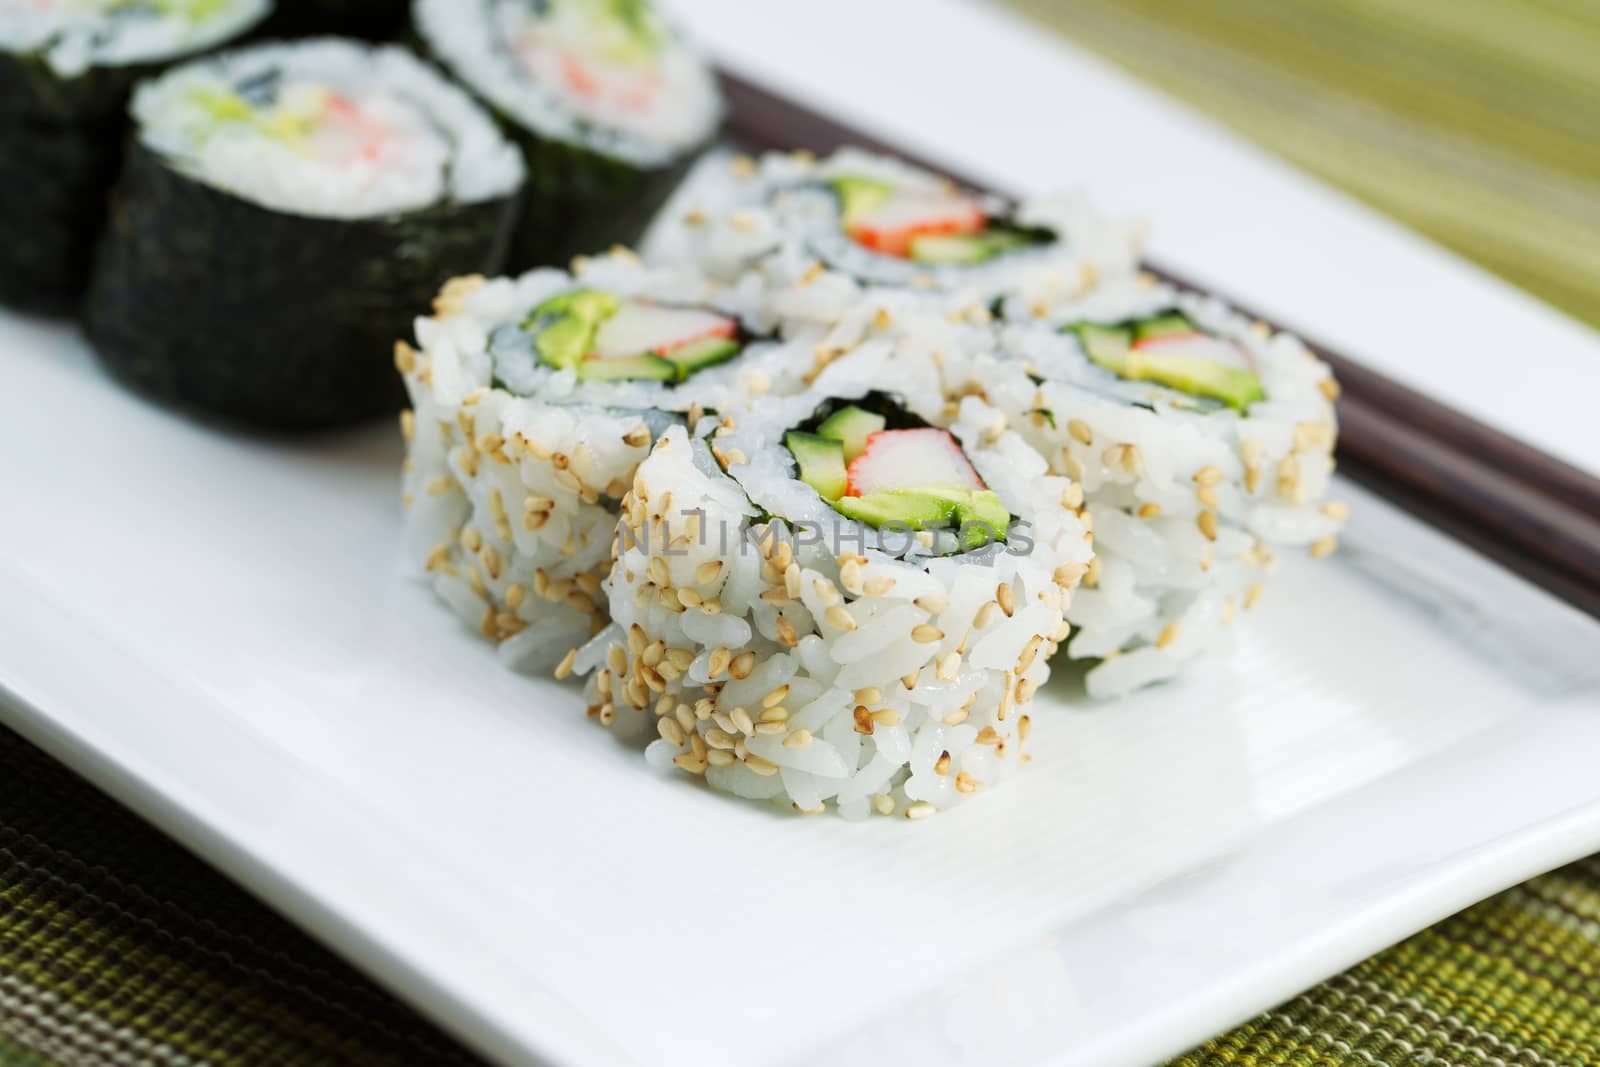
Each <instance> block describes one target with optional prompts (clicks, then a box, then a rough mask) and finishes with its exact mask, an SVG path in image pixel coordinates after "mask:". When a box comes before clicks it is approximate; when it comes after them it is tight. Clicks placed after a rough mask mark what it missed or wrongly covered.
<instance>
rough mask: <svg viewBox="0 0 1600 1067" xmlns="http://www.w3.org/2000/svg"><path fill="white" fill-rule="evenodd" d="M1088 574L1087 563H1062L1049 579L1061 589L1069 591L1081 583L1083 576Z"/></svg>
mask: <svg viewBox="0 0 1600 1067" xmlns="http://www.w3.org/2000/svg"><path fill="white" fill-rule="evenodd" d="M1088 572H1089V564H1087V563H1063V564H1062V565H1061V566H1059V567H1057V568H1056V569H1055V573H1054V574H1052V575H1051V577H1052V578H1053V579H1055V583H1056V584H1057V585H1059V586H1061V587H1062V588H1063V589H1071V588H1073V587H1074V586H1076V585H1077V584H1078V583H1079V582H1081V581H1082V580H1083V576H1084V575H1085V574H1087V573H1088Z"/></svg>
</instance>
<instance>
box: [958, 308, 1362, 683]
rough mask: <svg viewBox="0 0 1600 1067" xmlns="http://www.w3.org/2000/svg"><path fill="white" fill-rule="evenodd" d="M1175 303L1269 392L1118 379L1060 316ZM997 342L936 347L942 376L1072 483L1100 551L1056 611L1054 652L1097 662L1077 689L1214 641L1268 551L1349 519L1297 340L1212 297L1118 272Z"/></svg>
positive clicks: (1320, 376)
mask: <svg viewBox="0 0 1600 1067" xmlns="http://www.w3.org/2000/svg"><path fill="white" fill-rule="evenodd" d="M1174 307H1176V308H1177V309H1178V310H1181V311H1182V312H1183V313H1184V314H1185V315H1186V316H1187V317H1188V318H1189V319H1190V321H1191V322H1193V323H1195V324H1196V325H1197V326H1199V327H1200V328H1201V329H1203V330H1205V331H1207V332H1210V333H1214V334H1217V335H1220V336H1222V337H1226V338H1228V339H1230V340H1232V341H1234V342H1235V343H1237V344H1238V345H1240V346H1241V347H1242V348H1244V349H1245V350H1246V351H1247V352H1248V353H1249V354H1250V356H1251V357H1252V358H1253V360H1254V362H1255V365H1256V368H1257V373H1258V375H1259V377H1260V378H1261V382H1262V385H1263V388H1264V391H1265V393H1266V399H1265V400H1263V401H1260V402H1257V403H1255V404H1252V405H1251V406H1250V408H1249V411H1248V413H1247V414H1244V415H1241V414H1239V413H1237V412H1235V411H1233V410H1229V409H1223V410H1215V411H1209V412H1201V411H1196V410H1192V401H1190V400H1189V398H1187V397H1185V396H1184V394H1181V393H1177V392H1175V391H1172V390H1169V389H1165V388H1163V387H1160V386H1157V385H1153V384H1151V383H1149V382H1130V381H1123V380H1121V379H1118V378H1116V377H1115V376H1114V375H1112V374H1111V373H1110V372H1108V371H1105V370H1103V369H1101V368H1100V367H1098V366H1096V365H1094V364H1093V363H1092V362H1091V361H1090V360H1089V359H1088V357H1087V356H1086V355H1085V354H1084V353H1083V351H1082V349H1081V348H1080V347H1079V345H1078V342H1077V340H1076V339H1075V338H1074V337H1072V336H1070V335H1063V334H1061V333H1060V332H1059V331H1058V327H1059V326H1060V325H1061V324H1063V323H1070V322H1074V321H1079V320H1083V319H1087V320H1090V321H1098V322H1108V323H1109V322H1117V321H1122V320H1126V319H1129V318H1138V317H1144V316H1147V315H1151V314H1155V313H1157V312H1160V311H1164V310H1168V309H1171V308H1174ZM999 345H1000V355H1001V359H1000V360H998V361H997V360H995V359H992V358H989V357H988V356H987V355H983V354H979V355H976V356H963V355H960V354H958V355H957V356H956V357H954V358H952V359H950V360H948V361H946V362H945V363H944V364H943V372H944V375H945V389H946V390H947V392H949V393H951V394H954V395H961V394H965V393H981V395H982V396H983V397H984V398H985V400H986V402H987V403H988V404H989V405H992V406H993V407H994V408H995V409H996V410H998V411H1001V412H1004V413H1006V414H1007V415H1009V416H1010V417H1011V419H1012V422H1013V424H1014V425H1016V426H1017V427H1018V431H1019V432H1020V433H1021V434H1022V435H1023V436H1024V437H1025V438H1026V439H1027V440H1028V442H1029V443H1030V444H1031V445H1032V446H1033V447H1034V448H1035V449H1036V450H1037V451H1038V452H1039V453H1040V454H1041V455H1042V456H1044V457H1045V459H1046V460H1047V461H1048V462H1049V464H1050V468H1051V469H1052V470H1053V471H1055V472H1057V473H1059V474H1063V475H1066V476H1068V477H1071V478H1072V479H1073V480H1074V481H1076V482H1077V483H1079V484H1080V485H1081V486H1082V489H1083V493H1084V497H1085V504H1084V510H1085V513H1086V517H1087V519H1088V520H1089V521H1090V522H1091V523H1092V529H1093V532H1094V538H1095V551H1096V556H1097V559H1096V563H1095V568H1094V570H1093V571H1092V572H1091V574H1090V575H1089V576H1088V578H1086V580H1085V583H1084V586H1085V587H1084V588H1083V589H1082V590H1080V591H1079V592H1078V593H1077V595H1076V596H1075V597H1074V598H1073V601H1072V606H1071V609H1070V610H1069V611H1068V613H1067V617H1068V620H1069V621H1070V622H1071V623H1072V625H1073V629H1074V633H1073V637H1072V639H1071V641H1070V642H1069V644H1068V645H1067V650H1068V653H1069V655H1071V656H1073V657H1074V658H1080V659H1103V660H1104V662H1102V663H1101V664H1099V665H1098V666H1096V667H1094V668H1093V669H1092V670H1091V671H1090V672H1089V675H1088V686H1089V691H1090V692H1091V694H1093V695H1095V696H1102V697H1104V696H1114V695H1117V694H1120V693H1125V692H1127V691H1129V690H1131V689H1134V688H1138V687H1140V686H1142V685H1146V684H1149V683H1151V682H1155V681H1160V680H1162V679H1166V678H1170V677H1172V676H1174V675H1175V674H1177V673H1178V672H1179V670H1180V669H1181V668H1182V666H1183V664H1184V663H1185V662H1187V661H1188V660H1190V659H1192V658H1193V657H1194V656H1196V655H1198V654H1200V653H1201V652H1203V651H1204V650H1206V649H1207V648H1209V647H1211V646H1213V645H1215V644H1217V643H1218V642H1219V641H1221V640H1223V638H1224V635H1225V633H1226V629H1227V626H1228V624H1229V623H1230V622H1231V621H1232V620H1233V619H1234V618H1235V617H1236V616H1237V615H1238V613H1239V612H1241V611H1243V610H1245V609H1247V608H1249V607H1251V606H1253V605H1254V603H1255V601H1256V599H1257V598H1258V597H1259V596H1260V595H1261V590H1262V588H1263V586H1262V583H1263V582H1264V580H1265V579H1266V577H1267V575H1268V573H1269V572H1270V570H1271V569H1272V567H1273V565H1274V550H1275V549H1277V548H1297V549H1309V550H1310V551H1311V554H1312V555H1314V556H1321V555H1323V554H1325V553H1326V552H1328V551H1331V550H1332V548H1333V546H1334V544H1335V541H1334V538H1335V536H1336V535H1337V533H1338V531H1339V530H1340V528H1341V527H1342V525H1343V523H1344V517H1345V512H1344V509H1343V507H1342V505H1338V504H1325V503H1324V497H1325V495H1326V493H1327V488H1328V481H1329V477H1330V475H1331V474H1332V472H1333V456H1332V452H1333V445H1334V438H1335V433H1336V424H1335V418H1334V409H1333V403H1332V399H1331V398H1332V397H1333V396H1334V395H1336V393H1335V386H1334V385H1333V380H1332V375H1331V372H1330V370H1329V368H1328V367H1327V365H1326V364H1324V363H1322V362H1321V361H1320V360H1318V359H1316V358H1315V356H1313V355H1312V354H1311V352H1310V351H1308V350H1307V349H1306V347H1305V346H1304V345H1303V344H1302V343H1301V342H1300V341H1299V340H1297V339H1296V338H1294V337H1292V336H1290V335H1288V334H1282V333H1279V334H1269V333H1267V332H1265V331H1264V330H1261V329H1258V328H1257V327H1256V326H1255V325H1253V324H1252V323H1251V322H1250V321H1249V320H1248V319H1246V318H1244V317H1243V316H1240V315H1238V314H1236V313H1234V312H1232V311H1230V310H1229V309H1228V308H1226V307H1225V306H1223V305H1222V304H1221V303H1220V302H1218V301H1216V300H1213V299H1207V298H1203V297H1198V296H1194V295H1189V294H1179V293H1178V292H1176V291H1174V290H1172V289H1170V288H1168V287H1165V286H1143V285H1131V286H1121V287H1114V288H1112V289H1109V290H1105V291H1102V292H1100V293H1099V294H1097V295H1096V296H1094V297H1092V298H1091V299H1089V300H1088V301H1086V302H1083V303H1080V304H1078V305H1075V306H1065V307H1062V308H1060V309H1058V312H1057V313H1056V314H1055V315H1053V316H1051V317H1050V318H1049V319H1047V320H1041V321H1040V322H1038V323H1026V324H1011V325H1008V326H1005V327H1003V328H1002V329H1001V333H1000V338H999ZM1029 371H1031V372H1032V373H1033V374H1034V375H1037V376H1039V377H1042V378H1043V379H1044V381H1043V383H1042V384H1036V383H1035V381H1034V380H1033V378H1032V377H1030V375H1029V373H1028V372H1029ZM1186 408H1187V409H1186ZM1042 412H1049V413H1050V414H1049V415H1048V416H1047V415H1045V414H1043V413H1042ZM1052 419H1053V422H1052Z"/></svg>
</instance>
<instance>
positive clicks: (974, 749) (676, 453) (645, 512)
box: [568, 391, 1092, 819]
mask: <svg viewBox="0 0 1600 1067" xmlns="http://www.w3.org/2000/svg"><path fill="white" fill-rule="evenodd" d="M943 412H944V405H943V403H942V402H941V401H940V399H939V398H938V397H937V395H934V396H932V397H928V396H923V397H912V396H909V395H905V396H898V395H891V394H887V393H884V392H882V391H877V392H868V393H857V394H852V395H838V394H833V393H831V392H828V391H822V392H812V393H805V394H800V395H798V396H795V397H792V398H786V399H783V400H781V401H775V402H772V403H769V404H766V405H762V406H760V407H755V408H752V409H751V410H750V411H748V412H745V413H743V414H741V415H739V416H737V417H735V418H732V419H726V420H722V421H720V422H718V421H715V420H705V421H704V422H702V424H700V425H698V426H674V427H672V428H670V429H669V430H668V431H667V433H666V434H665V435H664V436H663V437H662V438H661V439H660V440H659V441H658V442H657V443H656V445H655V447H654V448H653V449H652V450H651V452H650V456H649V458H648V459H646V460H645V461H644V462H643V463H642V464H641V465H640V467H639V469H638V472H637V474H636V476H635V477H634V479H633V482H632V486H631V490H630V492H629V495H628V496H627V497H626V498H625V499H624V500H623V504H622V514H623V521H622V524H621V526H620V528H619V531H618V536H617V539H616V561H615V564H614V565H613V566H612V568H611V571H610V574H609V575H608V577H607V579H606V587H605V591H606V594H607V596H608V597H609V601H610V605H611V613H612V617H613V620H614V621H613V624H612V626H611V627H610V628H608V629H607V630H605V631H603V632H602V633H601V634H600V635H599V636H598V637H597V638H596V639H595V640H594V641H593V642H591V643H590V644H589V645H587V646H585V647H584V648H582V649H579V650H575V651H574V653H573V654H572V658H571V659H570V660H569V661H568V663H569V664H570V665H571V666H572V667H573V668H574V669H576V670H579V671H592V676H591V678H590V681H589V695H590V700H591V706H590V711H591V713H592V714H594V715H596V716H598V717H599V718H600V719H601V720H602V721H604V722H607V723H610V724H614V725H615V726H616V727H617V728H619V729H630V728H631V729H638V730H647V731H649V733H650V735H652V736H655V737H656V740H654V741H653V742H651V743H650V744H649V745H648V747H647V748H646V750H645V755H646V758H647V760H648V761H649V762H650V763H651V764H653V765H655V766H657V767H659V768H662V769H671V768H674V767H675V768H678V769H680V770H682V771H686V772H688V773H689V774H692V775H700V776H704V777H705V779H706V780H707V781H708V782H709V783H710V785H711V786H712V787H713V788H715V789H718V790H722V791H726V792H731V793H736V794H738V795H740V796H744V797H749V798H754V799H762V800H772V801H775V802H777V803H778V804H780V805H781V806H783V807H785V808H789V807H793V808H795V809H797V810H799V811H802V812H806V813H812V812H818V811H822V810H823V809H824V807H825V806H826V805H827V804H829V803H830V802H831V803H832V804H833V806H834V807H835V808H836V810H838V811H839V812H840V813H841V814H844V815H846V816H848V817H852V818H860V817H864V816H867V815H869V814H872V813H873V812H877V813H879V814H883V815H890V814H896V813H898V814H900V815H903V816H906V817H908V818H912V819H917V818H921V817H923V816H926V815H931V814H933V813H934V812H936V811H939V810H941V809H944V808H948V807H950V806H952V805H955V804H958V803H960V802H961V801H963V800H964V799H965V798H967V797H969V796H971V795H974V794H977V793H980V792H982V791H984V790H986V789H988V788H990V787H992V786H993V785H994V784H996V783H997V782H999V781H1000V780H1001V779H1003V778H1004V777H1006V776H1007V775H1008V774H1009V773H1010V772H1011V771H1012V770H1013V769H1014V768H1016V767H1017V766H1019V765H1020V764H1021V763H1022V762H1024V761H1025V760H1026V759H1027V756H1026V755H1025V753H1024V747H1025V743H1026V741H1027V738H1028V734H1029V730H1030V727H1031V722H1030V719H1029V716H1028V713H1027V705H1028V702H1029V700H1030V699H1031V698H1032V696H1033V694H1034V692H1035V691H1036V690H1037V688H1038V687H1039V686H1040V685H1041V684H1042V683H1043V682H1044V681H1045V679H1046V678H1047V677H1048V675H1049V668H1048V666H1047V661H1048V660H1049V658H1050V655H1051V654H1052V653H1053V652H1054V650H1055V648H1056V644H1057V642H1059V641H1061V640H1062V639H1063V638H1064V636H1065V633H1066V626H1065V623H1064V620H1063V610H1064V608H1065V607H1066V606H1067V604H1068V603H1069V601H1070V599H1071V595H1072V590H1073V588H1074V587H1075V586H1076V585H1077V584H1078V582H1079V580H1080V579H1081V577H1082V576H1083V575H1084V574H1085V573H1086V572H1087V570H1088V567H1089V563H1090V560H1091V558H1092V554H1091V547H1090V543H1089V539H1088V534H1087V532H1086V530H1085V528H1084V525H1083V523H1082V522H1081V521H1080V520H1079V518H1078V516H1077V515H1076V514H1075V513H1074V512H1073V511H1071V510H1070V509H1068V508H1067V507H1064V506H1063V497H1069V498H1070V497H1071V496H1072V494H1073V492H1074V488H1075V487H1073V486H1072V485H1071V483H1070V482H1069V481H1068V480H1067V479H1065V478H1062V477H1058V476H1054V475H1051V474H1049V473H1048V472H1047V471H1046V469H1045V464H1044V461H1043V460H1042V459H1040V457H1039V456H1038V454H1037V453H1035V452H1034V451H1033V450H1032V449H1030V448H1029V447H1028V446H1027V444H1026V443H1025V442H1023V441H1022V439H1021V438H1020V437H1018V436H1017V435H1016V434H1015V433H1010V432H1007V431H1005V430H1004V429H1003V427H1002V425H1001V422H1000V420H997V419H996V418H995V417H994V412H993V411H992V410H990V409H986V408H984V407H983V405H981V403H977V402H974V403H971V404H964V405H962V406H961V407H960V408H959V409H958V412H957V414H956V417H955V418H954V419H953V420H946V419H945V418H944V417H943Z"/></svg>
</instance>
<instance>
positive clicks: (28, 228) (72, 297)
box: [0, 27, 250, 315]
mask: <svg viewBox="0 0 1600 1067" xmlns="http://www.w3.org/2000/svg"><path fill="white" fill-rule="evenodd" d="M249 32H250V31H249V28H248V27H247V28H245V29H243V30H241V32H240V34H239V35H238V36H236V37H234V38H233V39H232V40H229V41H220V42H218V43H217V45H216V46H215V47H216V48H224V47H227V46H228V45H230V44H233V43H236V42H237V41H239V40H242V39H243V38H244V37H245V36H246V35H247V34H248V33H249ZM200 54H202V53H201V52H199V51H190V52H184V53H181V54H175V55H172V56H167V57H164V58H162V59H160V60H157V61H152V62H148V63H137V64H131V65H127V66H96V67H90V68H89V69H88V70H86V71H84V72H83V73H82V74H78V75H74V76H73V77H70V78H62V77H59V76H57V75H56V73H55V72H54V71H52V70H51V69H50V68H49V66H48V65H47V64H46V63H45V62H44V60H43V59H42V58H41V57H40V56H38V55H34V54H28V55H18V54H13V53H9V52H0V189H3V190H4V191H5V192H4V195H0V304H7V305H10V306H12V307H15V308H18V309H20V310H23V311H34V312H43V313H47V314H57V315H60V314H68V313H70V312H72V311H73V310H74V309H75V307H76V306H77V304H78V300H79V298H80V297H81V296H82V295H83V290H84V287H85V285H86V284H87V283H88V277H89V264H90V259H91V256H92V253H93V249H94V242H95V238H96V237H97V236H98V235H99V233H100V227H101V224H102V222H103V219H104V216H105V200H106V193H107V191H108V190H109V188H110V186H111V183H112V182H113V181H114V180H115V178H116V174H117V167H118V164H119V163H120V161H121V158H122V146H123V141H124V131H125V129H126V125H127V102H128V94H129V93H130V92H131V91H132V89H133V86H134V84H135V83H136V82H138V81H140V80H141V79H143V78H145V77H148V76H150V75H153V74H156V73H158V72H160V71H162V70H165V69H166V68H167V67H169V66H172V65H174V64H176V63H182V62H185V61H187V60H189V59H192V58H194V57H195V56H197V55H200Z"/></svg>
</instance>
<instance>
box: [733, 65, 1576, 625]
mask: <svg viewBox="0 0 1600 1067" xmlns="http://www.w3.org/2000/svg"><path fill="white" fill-rule="evenodd" d="M721 77H722V84H723V88H724V90H725V91H726V92H727V95H728V100H729V120H728V133H729V134H730V136H731V137H732V138H733V139H734V140H735V141H736V142H738V143H739V144H740V145H742V146H744V147H746V148H748V149H751V150H753V151H762V150H768V149H802V148H803V149H809V150H810V151H813V152H816V153H818V154H822V153H826V152H830V151H832V150H833V149H835V148H838V147H840V146H842V145H847V144H848V145H859V146H861V147H863V148H868V149H873V150H876V151H880V152H887V153H891V154H894V155H898V156H901V157H903V158H906V159H909V160H912V161H913V162H920V161H918V160H917V158H916V156H915V155H913V154H909V153H906V152H902V151H900V150H898V149H897V148H895V146H893V145H892V144H888V143H886V142H885V141H883V140H881V139H879V138H877V137H874V136H872V135H871V134H868V133H865V132H863V131H858V130H853V129H851V128H849V127H848V126H845V125H843V124H842V123H840V122H837V121H835V120H834V119H831V118H829V117H828V116H826V115H823V114H821V113H820V112H817V111H815V110H812V109H811V108H807V107H805V106H804V105H801V104H798V103H796V102H794V101H792V100H789V99H787V98H786V97H783V96H780V95H778V94H777V93H774V92H772V91H770V90H767V89H763V88H761V87H760V86H758V85H755V84H753V83H751V82H749V81H746V80H745V79H743V78H741V77H739V76H737V75H734V74H729V73H727V72H723V73H722V75H721ZM934 169H938V170H944V168H942V167H935V168H934ZM951 177H953V178H955V179H956V180H958V181H959V180H961V175H959V174H952V175H951ZM1150 269H1151V271H1152V273H1154V274H1156V275H1157V276H1159V277H1161V278H1163V279H1165V280H1167V281H1170V282H1172V283H1173V284H1175V285H1179V286H1183V287H1185V288H1191V289H1193V288H1198V287H1196V286H1192V285H1188V284H1187V283H1186V282H1184V281H1183V280H1182V279H1181V278H1178V277H1175V276H1174V275H1172V274H1171V273H1170V272H1167V271H1164V270H1162V269H1160V268H1159V267H1151V268H1150ZM1224 295H1225V294H1224ZM1267 321H1269V322H1270V321H1271V320H1267ZM1273 325H1278V326H1280V328H1282V326H1281V324H1273ZM1311 347H1312V348H1313V350H1314V351H1316V353H1317V354H1318V355H1319V356H1320V357H1321V358H1323V359H1325V360H1327V361H1328V363H1329V364H1330V365H1331V366H1332V367H1333V368H1334V372H1335V374H1337V376H1338V378H1339V382H1340V384H1341V386H1342V387H1343V390H1344V393H1343V397H1342V398H1341V400H1340V402H1339V419H1340V433H1339V451H1338V459H1339V463H1340V471H1341V473H1344V474H1347V475H1349V476H1350V477H1352V478H1353V479H1355V480H1356V481H1358V482H1360V483H1361V484H1362V485H1365V486H1366V487H1368V488H1369V489H1372V490H1373V491H1375V492H1377V493H1378V494H1379V495H1381V496H1383V497H1385V498H1386V499H1388V500H1390V501H1392V502H1394V503H1396V504H1398V505H1399V506H1400V507H1402V508H1403V509H1405V510H1406V511H1409V512H1411V513H1413V514H1415V515H1417V516H1418V517H1419V518H1421V519H1423V520H1424V521H1426V522H1428V523H1429V524H1430V525H1433V526H1435V527H1437V528H1439V529H1441V530H1443V531H1445V532H1446V533H1449V534H1451V535H1452V536H1454V537H1456V538H1457V539H1458V540H1461V541H1463V542H1464V543H1466V544H1469V545H1471V546H1472V547H1473V548H1475V549H1477V550H1478V551H1480V552H1482V553H1483V554H1484V555H1486V556H1489V557H1490V558H1492V559H1494V560H1496V561H1497V562H1499V563H1501V564H1502V565H1504V566H1506V567H1507V568H1509V569H1511V570H1513V571H1515V572H1516V573H1518V574H1521V575H1522V576H1524V577H1525V578H1527V579H1529V580H1530V581H1532V582H1534V583H1535V584H1537V585H1539V586H1541V587H1543V588H1544V589H1547V590H1549V591H1550V592H1551V593H1553V594H1555V595H1556V596H1559V597H1561V598H1562V599H1564V600H1566V601H1567V602H1568V603H1571V604H1573V605H1574V606H1576V607H1578V608H1579V609H1581V610H1583V611H1585V612H1587V613H1589V614H1590V615H1593V616H1595V617H1596V618H1600V478H1595V477H1593V476H1591V475H1589V474H1588V473H1586V472H1584V471H1581V470H1578V469H1577V468H1576V467H1573V466H1571V465H1569V464H1566V463H1563V462H1562V461H1560V460H1558V459H1556V458H1555V457H1554V456H1551V455H1548V454H1547V453H1544V452H1541V451H1540V450H1538V449H1536V448H1534V447H1532V446H1531V445H1528V444H1526V443H1525V442H1522V441H1519V440H1517V439H1516V438H1514V437H1510V436H1508V435H1506V434H1504V433H1501V432H1500V431H1498V430H1495V429H1492V428H1491V427H1489V426H1486V425H1484V424H1483V423H1481V422H1478V421H1477V420H1475V419H1472V418H1470V417H1469V416H1467V415H1464V414H1462V413H1461V412H1459V411H1456V410H1454V409H1452V408H1449V407H1447V406H1445V405H1443V404H1441V403H1439V402H1438V401H1436V400H1433V399H1431V398H1429V397H1427V396H1425V395H1423V394H1422V393H1419V392H1417V391H1416V390H1414V389H1410V388H1408V387H1406V386H1404V385H1401V384H1400V383H1399V382H1396V381H1394V380H1393V379H1391V378H1388V377H1386V376H1384V375H1383V374H1380V373H1379V372H1377V371H1375V370H1373V369H1372V368H1370V367H1366V366H1363V365H1361V364H1360V363H1357V362H1355V361H1354V360H1351V359H1349V358H1347V357H1344V356H1340V355H1338V354H1337V353H1334V352H1331V351H1329V350H1328V349H1327V347H1326V346H1321V345H1316V344H1312V346H1311Z"/></svg>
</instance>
